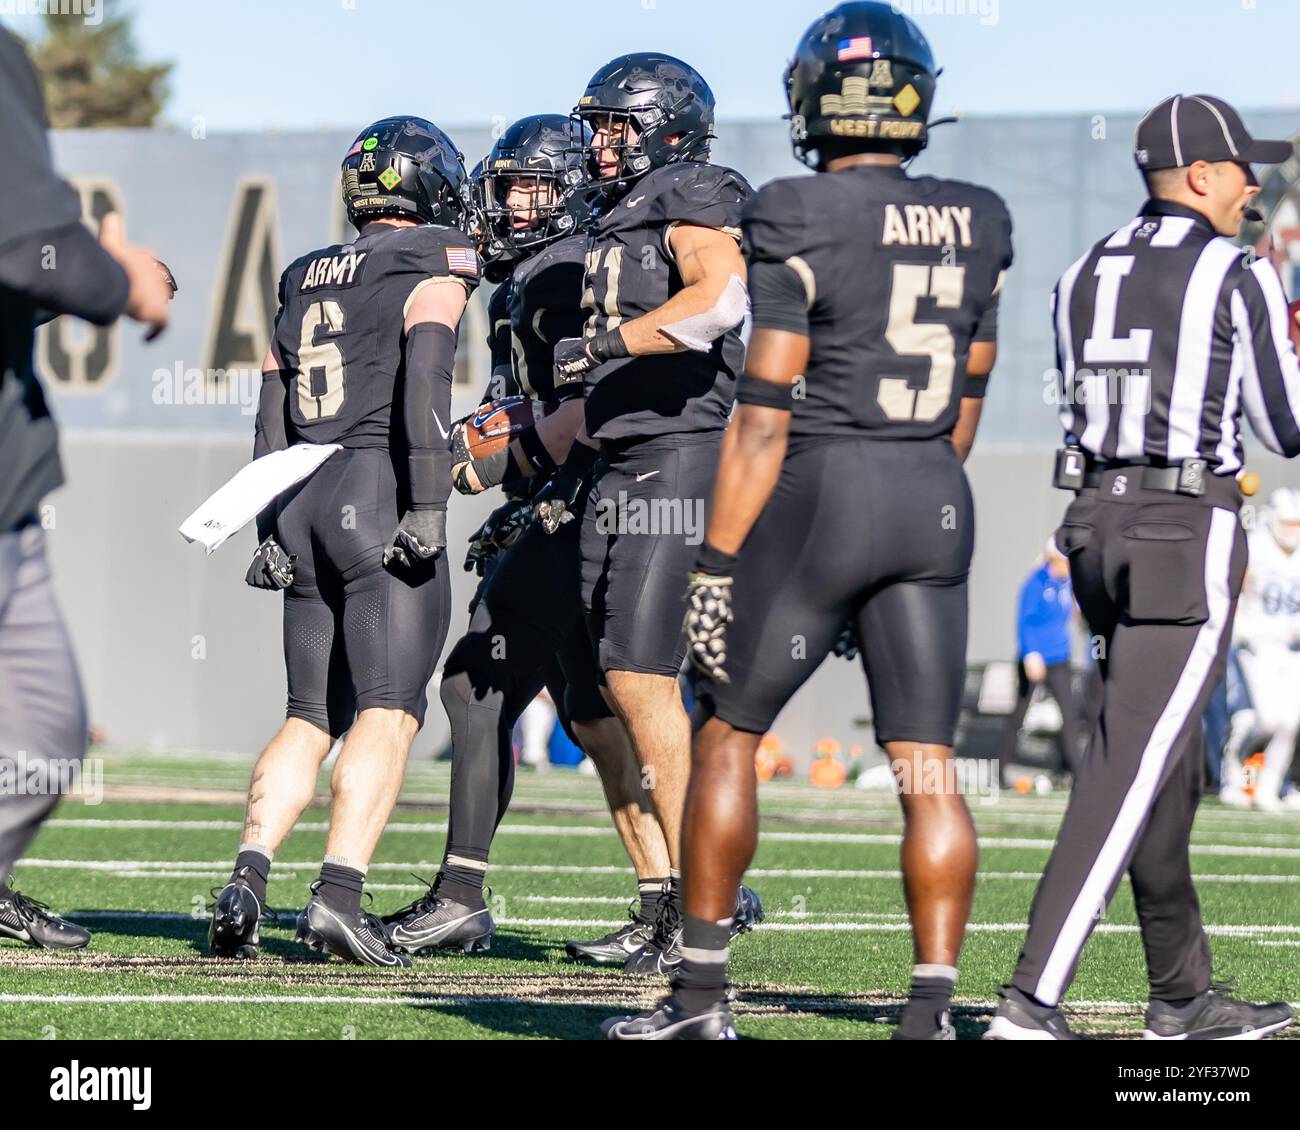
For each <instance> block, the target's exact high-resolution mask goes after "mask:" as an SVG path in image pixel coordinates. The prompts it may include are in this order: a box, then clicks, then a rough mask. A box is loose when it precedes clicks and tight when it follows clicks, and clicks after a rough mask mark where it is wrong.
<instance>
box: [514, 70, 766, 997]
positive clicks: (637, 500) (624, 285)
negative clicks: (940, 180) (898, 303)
mask: <svg viewBox="0 0 1300 1130" xmlns="http://www.w3.org/2000/svg"><path fill="white" fill-rule="evenodd" d="M574 114H575V116H576V117H577V118H578V119H580V120H581V121H582V122H583V123H584V124H585V125H587V126H589V127H590V128H591V130H592V132H593V138H592V142H591V144H590V146H589V148H588V150H587V177H588V184H589V186H590V187H591V188H592V189H593V190H598V191H599V196H598V198H597V204H596V207H597V210H598V214H597V219H596V222H595V224H594V226H593V227H592V230H591V236H590V239H589V242H588V249H587V264H586V268H587V270H586V292H585V294H584V298H583V302H584V306H585V308H586V311H587V314H588V321H587V325H586V328H585V330H584V333H583V336H582V337H580V338H577V339H575V340H572V341H569V342H566V343H562V344H561V345H560V346H559V347H558V348H557V349H556V351H555V361H556V373H557V378H558V379H560V380H562V381H564V382H566V383H569V382H571V383H572V384H573V386H574V387H578V386H581V387H582V388H583V392H584V396H585V403H586V411H585V417H586V418H585V430H584V433H583V435H582V436H580V437H579V438H580V440H583V441H584V442H580V443H578V444H575V445H574V450H573V453H572V454H571V455H570V457H569V459H568V461H567V462H566V463H565V465H564V467H563V468H562V469H561V472H560V474H559V475H557V476H556V478H555V479H554V480H552V482H551V483H550V484H549V485H548V487H547V488H546V490H545V491H544V492H543V494H544V495H545V497H539V502H538V508H537V509H538V513H539V517H540V518H541V520H542V522H543V523H544V525H545V527H546V528H547V529H552V530H553V529H556V528H559V527H560V526H561V525H562V524H563V523H564V522H565V521H566V519H569V518H571V517H572V515H571V514H570V513H569V512H568V511H569V498H570V497H572V496H573V495H574V492H576V490H577V489H578V484H580V483H583V482H585V481H587V480H589V479H594V486H593V487H592V491H591V497H590V499H589V501H588V502H587V505H586V511H585V514H584V515H583V519H582V593H583V601H584V605H585V607H586V610H587V614H588V620H589V626H590V631H591V636H592V640H593V646H594V647H595V648H596V652H597V658H598V662H599V665H600V669H601V672H602V675H603V678H604V682H605V689H606V695H607V698H608V699H609V702H610V703H611V705H612V706H613V707H614V709H615V710H616V711H617V712H618V715H619V717H621V718H622V719H623V721H624V723H625V724H626V725H627V729H628V733H629V734H630V735H631V737H632V743H633V745H634V747H635V748H636V753H637V757H638V759H639V760H640V763H641V765H642V769H643V772H644V773H645V774H646V777H647V781H648V784H649V788H650V794H651V796H652V797H653V800H654V806H655V811H656V812H657V814H658V816H659V823H660V825H661V827H662V828H663V830H664V835H665V837H666V840H667V844H668V852H669V857H670V859H671V862H672V865H673V869H674V870H673V882H672V883H671V885H670V889H669V892H668V896H667V897H666V898H664V899H663V900H662V903H661V907H660V912H659V914H658V919H657V923H656V930H655V936H654V937H653V938H652V939H651V941H650V942H649V943H647V945H646V946H645V947H644V948H643V949H642V950H641V952H640V953H639V954H637V955H636V956H635V957H634V958H633V959H631V960H630V961H629V963H628V964H627V966H626V968H627V969H629V970H630V971H632V972H665V971H667V969H668V968H669V967H670V966H671V964H672V963H673V962H675V961H676V960H677V948H678V947H677V942H678V939H679V936H680V926H679V923H680V892H679V890H678V885H677V879H676V875H677V870H676V869H677V864H678V857H679V851H680V842H681V819H682V805H683V803H684V800H685V796H686V780H687V776H688V774H689V772H690V723H689V721H688V719H687V717H686V711H685V710H684V709H683V706H682V699H681V692H680V690H679V687H678V683H677V677H678V674H679V671H680V668H681V665H682V662H683V660H684V658H685V655H686V644H685V640H684V637H683V634H682V610H683V606H682V593H681V581H682V578H683V577H684V576H685V574H686V572H687V570H688V569H689V567H690V564H691V560H692V559H693V557H694V554H695V552H696V547H697V546H698V545H699V542H700V540H701V539H702V537H703V523H704V507H705V503H706V500H707V498H708V495H709V492H710V490H711V489H712V483H713V476H714V472H715V470H716V468H717V459H718V449H719V445H720V443H721V440H722V431H723V429H724V428H725V427H726V424H727V417H728V414H729V413H730V411H731V404H732V399H733V395H734V391H735V384H736V374H737V372H738V371H739V368H740V363H741V360H742V356H743V352H744V350H743V347H742V346H741V343H740V327H741V323H742V322H743V321H744V318H745V314H746V312H747V309H748V300H747V297H746V293H745V282H744V280H745V263H744V259H743V258H742V256H741V253H740V217H741V211H742V209H743V206H744V204H745V201H746V200H748V199H749V196H750V188H749V185H748V184H746V182H745V180H744V178H743V177H741V176H740V175H739V174H738V173H736V172H734V171H733V170H731V169H728V168H723V167H721V166H717V165H712V164H710V163H709V147H710V142H711V140H712V138H713V121H714V99H713V93H712V91H711V90H710V89H709V87H708V84H707V83H706V82H705V81H704V79H703V78H701V77H700V75H699V74H698V73H697V72H696V71H695V70H694V69H692V68H691V67H689V66H687V65H686V64H685V63H683V62H681V60H679V59H674V58H672V57H671V56H668V55H661V54H656V53H652V52H640V53H637V54H632V55H624V56H622V57H620V58H618V59H615V60H614V61H613V62H611V63H609V64H608V65H606V66H604V67H602V68H601V69H600V70H599V71H597V72H596V74H595V76H594V77H593V78H592V80H591V82H590V83H588V85H587V90H586V93H585V94H584V95H583V96H582V98H581V100H580V101H579V103H578V105H577V107H576V108H575V110H574ZM597 446H598V447H599V455H600V457H601V458H600V465H599V468H598V469H595V468H596V461H597V454H598V452H597ZM732 894H733V897H734V896H735V895H736V892H735V891H733V892H732ZM746 897H748V892H746ZM752 909H753V910H754V911H755V912H756V908H752ZM730 912H731V911H730V908H729V910H728V914H730Z"/></svg>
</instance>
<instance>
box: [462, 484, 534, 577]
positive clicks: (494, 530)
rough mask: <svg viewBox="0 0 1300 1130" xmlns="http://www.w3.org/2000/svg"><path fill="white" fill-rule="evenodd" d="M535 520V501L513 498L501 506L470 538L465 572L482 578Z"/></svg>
mask: <svg viewBox="0 0 1300 1130" xmlns="http://www.w3.org/2000/svg"><path fill="white" fill-rule="evenodd" d="M532 523H533V504H532V501H531V500H530V499H527V498H512V499H511V500H510V501H509V502H507V503H505V505H503V506H498V507H497V508H496V509H495V510H493V511H492V513H491V514H490V515H488V520H487V521H486V522H484V523H483V525H481V526H480V527H479V528H478V529H477V530H476V531H475V532H474V533H472V534H470V537H469V551H468V552H467V553H466V554H465V572H467V573H469V572H474V573H477V574H478V575H479V576H480V577H481V576H483V572H484V570H485V568H486V567H487V563H488V562H489V561H491V560H492V559H493V558H494V557H496V555H497V554H498V553H500V552H501V551H502V550H503V549H509V548H510V547H511V546H512V545H514V544H515V542H517V541H518V540H519V539H520V537H522V536H523V532H524V531H525V530H526V529H528V527H529V526H531V525H532Z"/></svg>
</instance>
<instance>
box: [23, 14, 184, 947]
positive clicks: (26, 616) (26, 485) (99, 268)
mask: <svg viewBox="0 0 1300 1130" xmlns="http://www.w3.org/2000/svg"><path fill="white" fill-rule="evenodd" d="M0 106H3V107H4V113H3V114H0V152H3V153H4V154H5V158H4V160H3V161H2V162H0V781H4V782H11V783H12V784H13V785H14V786H17V785H19V784H20V783H22V784H23V785H24V786H26V783H27V782H28V780H29V778H30V779H31V780H33V781H40V780H42V779H43V780H44V781H45V782H46V787H44V788H38V789H30V788H28V787H6V786H4V785H0V938H14V939H17V940H18V941H21V942H26V943H27V944H28V945H31V946H42V947H45V948H49V949H71V948H76V947H79V946H84V945H85V944H86V943H87V942H88V941H89V940H90V935H89V934H88V933H87V932H86V931H85V930H83V929H82V928H81V927H80V926H75V925H73V924H72V923H70V922H65V921H63V919H61V918H59V917H57V916H56V915H54V914H51V913H49V911H48V910H47V908H46V907H45V906H44V905H43V904H41V903H38V902H36V901H35V900H34V899H30V898H27V897H26V896H24V895H22V894H20V893H19V892H17V891H14V890H10V889H9V888H8V887H6V886H5V882H6V880H7V879H8V877H9V872H10V870H11V869H12V867H13V865H14V863H15V861H16V860H17V859H18V858H19V856H21V855H22V853H23V851H24V849H25V848H26V847H27V845H28V844H29V843H30V842H31V840H32V837H33V836H35V835H36V832H37V831H38V830H39V828H40V825H41V821H42V820H44V819H45V817H46V816H47V815H48V814H49V812H50V811H51V810H52V809H53V808H54V806H55V804H57V803H58V799H59V798H58V794H57V791H56V788H55V787H54V786H55V785H56V783H57V782H59V781H60V779H61V774H60V772H59V771H58V766H59V765H60V764H62V765H67V764H68V763H76V762H78V761H79V760H80V759H81V757H82V755H83V753H84V752H85V748H86V709H85V703H84V701H83V698H82V693H81V680H80V678H79V677H78V674H77V664H76V660H75V659H74V658H73V654H72V645H71V642H70V640H69V639H68V633H67V630H66V629H65V627H64V625H63V617H62V616H61V615H60V613H59V607H58V604H57V602H56V601H55V599H54V588H53V584H52V582H51V580H50V569H49V565H48V564H47V562H46V559H45V531H44V530H43V529H42V527H41V524H40V522H39V521H38V519H37V516H36V515H37V509H38V507H39V505H40V502H41V499H42V498H43V497H44V496H45V494H46V493H48V492H49V491H51V490H53V489H54V488H55V487H57V486H59V485H60V484H61V483H62V482H63V470H62V467H61V465H60V462H59V441H58V432H57V429H56V427H55V424H54V420H53V418H52V417H51V415H50V411H49V409H48V407H47V406H46V403H45V394H44V392H43V391H42V389H41V382H40V380H39V379H38V378H37V376H36V374H35V372H33V370H32V342H33V333H34V330H35V326H36V324H37V322H38V321H43V320H47V319H48V318H51V317H53V316H54V315H56V314H74V315H76V316H77V317H81V318H85V319H87V320H88V321H91V322H94V323H96V324H97V325H108V324H109V323H111V322H113V321H115V320H116V319H117V318H118V316H119V315H121V314H123V313H125V314H126V315H127V316H129V317H131V318H134V319H136V320H137V321H142V322H145V323H147V324H148V325H150V326H151V327H152V331H153V332H154V333H155V334H156V333H157V332H159V331H160V330H161V329H162V327H163V326H164V325H165V324H166V322H167V303H168V301H170V298H171V293H172V290H173V284H172V283H171V282H170V278H171V276H170V273H168V272H166V270H165V268H161V267H160V265H159V263H158V262H157V261H156V260H155V259H154V257H153V256H152V255H150V254H149V253H148V252H147V251H145V250H143V249H142V248H139V247H134V246H132V245H130V244H128V243H127V242H126V241H125V239H124V237H123V235H122V229H121V223H120V221H119V219H118V217H116V216H109V217H106V218H105V221H104V226H103V229H102V230H101V232H100V238H99V240H98V242H97V241H96V239H95V237H94V236H93V235H92V234H91V233H90V232H89V231H88V230H87V229H86V228H85V226H84V225H83V224H82V223H81V204H80V202H79V200H78V198H77V194H76V192H75V191H74V190H73V189H72V188H71V186H69V185H68V184H67V183H65V182H64V181H62V180H60V179H59V177H58V175H57V174H56V173H55V171H54V168H53V165H52V164H51V161H50V147H49V143H48V141H47V140H46V136H45V106H44V102H43V100H42V98H41V85H40V80H39V78H37V75H36V71H35V70H34V69H33V68H32V64H31V62H30V61H29V60H28V58H27V52H26V51H25V50H24V49H23V45H22V43H21V41H20V40H19V39H18V38H17V37H16V36H14V35H13V34H12V33H11V32H9V31H7V30H6V29H5V28H3V27H0Z"/></svg>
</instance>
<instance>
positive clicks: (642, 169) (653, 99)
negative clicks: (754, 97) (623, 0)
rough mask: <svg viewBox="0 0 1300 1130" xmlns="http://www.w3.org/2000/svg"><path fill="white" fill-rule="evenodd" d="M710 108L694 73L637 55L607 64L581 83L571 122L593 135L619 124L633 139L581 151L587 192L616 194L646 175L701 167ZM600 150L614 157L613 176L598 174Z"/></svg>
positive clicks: (649, 54) (668, 59)
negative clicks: (677, 166)
mask: <svg viewBox="0 0 1300 1130" xmlns="http://www.w3.org/2000/svg"><path fill="white" fill-rule="evenodd" d="M715 105H716V103H715V101H714V98H713V91H712V90H710V89H709V84H708V83H707V82H705V81H704V79H703V78H702V77H701V76H700V74H699V72H698V71H696V70H695V69H694V68H693V67H690V66H688V65H687V64H685V63H683V62H682V61H681V60H680V59H674V58H673V57H672V56H671V55H661V54H659V53H658V52H654V51H638V52H636V53H635V54H632V55H621V56H619V58H617V59H615V60H614V61H613V62H612V63H607V64H606V65H605V66H603V67H601V68H600V70H598V71H597V72H596V73H595V74H594V75H593V76H592V79H591V81H590V82H589V83H587V91H586V93H585V94H584V95H583V96H582V98H581V99H580V100H579V102H578V105H577V106H575V107H574V109H573V116H574V117H575V118H577V119H578V120H579V121H580V122H582V123H584V124H585V125H586V126H588V127H590V129H591V130H592V131H593V132H594V131H596V130H599V129H600V128H601V127H602V126H605V127H608V126H610V125H616V124H617V123H619V122H623V123H625V124H626V125H629V126H630V127H631V128H632V129H634V130H636V133H637V138H636V140H635V141H632V142H627V141H624V142H618V143H612V144H604V145H602V146H601V147H600V149H599V150H597V149H596V148H595V147H594V145H593V144H590V143H589V144H588V145H587V146H586V148H585V150H584V155H585V162H584V172H585V173H586V177H587V180H586V183H587V185H588V187H590V188H600V189H603V190H605V191H606V192H611V193H613V194H621V192H623V191H625V190H626V189H627V188H629V187H631V185H632V184H633V183H635V182H636V180H637V179H638V178H640V177H643V176H645V174H646V173H648V172H650V171H651V170H652V169H658V168H662V167H663V166H664V165H671V164H673V163H675V162H677V161H707V160H708V159H709V145H710V143H711V142H712V141H713V136H714V134H713V120H714V108H715ZM670 139H674V140H670ZM605 150H612V151H614V152H615V153H617V154H618V156H619V171H618V172H617V173H616V174H614V175H612V176H606V175H603V174H602V173H601V171H600V166H599V162H598V155H599V153H600V152H602V151H605Z"/></svg>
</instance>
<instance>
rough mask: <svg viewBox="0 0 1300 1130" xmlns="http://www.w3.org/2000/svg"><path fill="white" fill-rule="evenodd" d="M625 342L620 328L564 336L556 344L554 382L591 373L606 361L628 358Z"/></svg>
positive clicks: (569, 379)
mask: <svg viewBox="0 0 1300 1130" xmlns="http://www.w3.org/2000/svg"><path fill="white" fill-rule="evenodd" d="M628 356H630V354H629V353H628V349H627V343H626V342H624V340H623V331H622V330H620V329H617V328H615V329H612V330H607V331H606V332H605V333H602V334H597V335H596V336H595V337H587V338H583V337H566V338H563V339H562V340H560V341H559V342H557V343H556V346H555V375H556V377H557V378H558V379H559V380H558V382H557V383H564V382H566V381H574V380H577V379H578V378H579V377H581V376H582V375H583V374H584V373H589V372H591V370H592V369H595V368H598V367H599V366H601V365H603V364H604V363H605V362H606V361H612V360H613V359H614V358H616V357H628Z"/></svg>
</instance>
